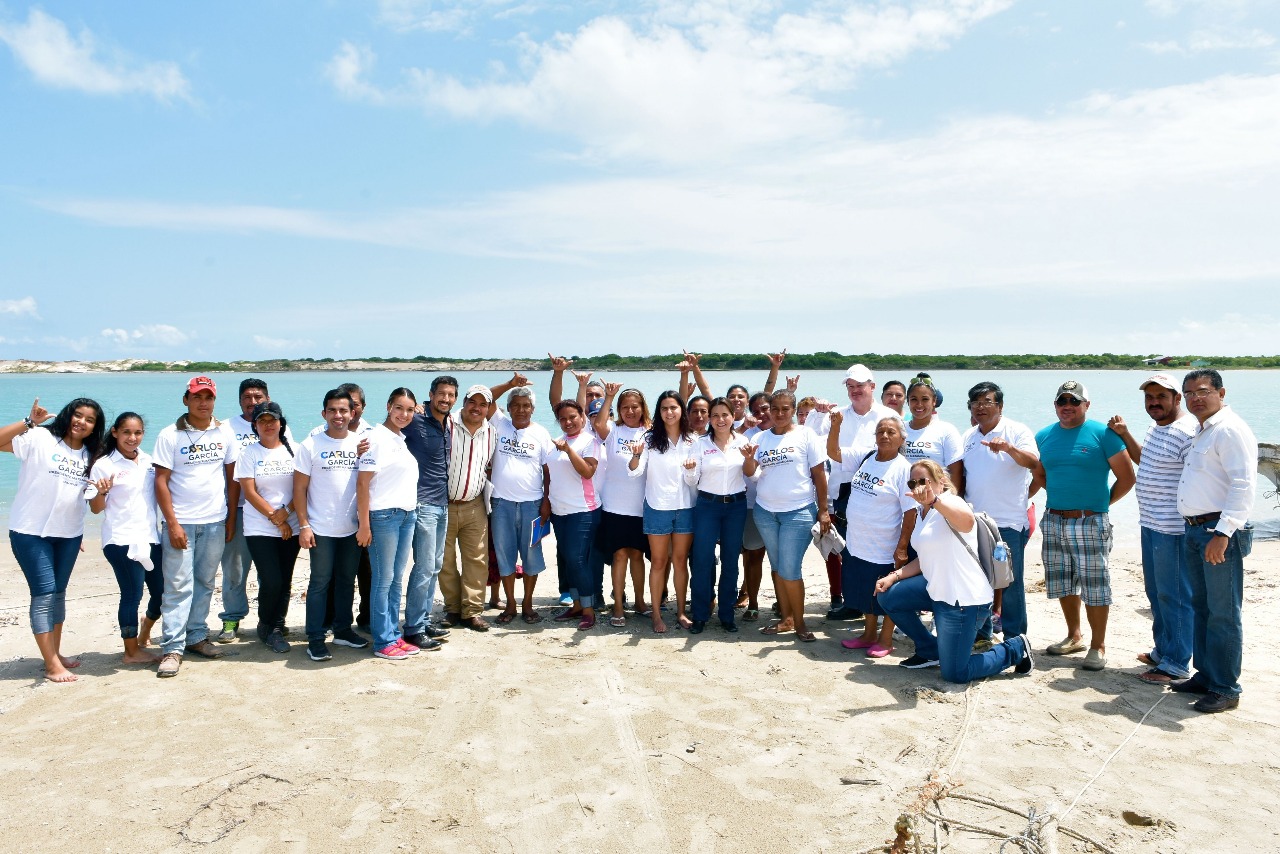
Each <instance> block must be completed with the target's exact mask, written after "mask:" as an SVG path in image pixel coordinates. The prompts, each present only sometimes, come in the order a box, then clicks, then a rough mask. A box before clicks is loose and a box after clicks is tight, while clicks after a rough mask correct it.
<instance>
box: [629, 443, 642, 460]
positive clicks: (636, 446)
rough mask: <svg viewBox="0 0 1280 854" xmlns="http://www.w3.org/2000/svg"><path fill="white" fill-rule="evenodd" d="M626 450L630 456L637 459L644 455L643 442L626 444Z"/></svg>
mask: <svg viewBox="0 0 1280 854" xmlns="http://www.w3.org/2000/svg"><path fill="white" fill-rule="evenodd" d="M627 450H628V451H630V452H631V456H633V457H638V456H640V455H641V454H642V453H644V442H627Z"/></svg>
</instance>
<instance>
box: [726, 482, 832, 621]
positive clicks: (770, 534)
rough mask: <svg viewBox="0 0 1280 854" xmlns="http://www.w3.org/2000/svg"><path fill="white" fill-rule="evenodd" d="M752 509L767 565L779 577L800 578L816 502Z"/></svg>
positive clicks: (797, 579) (787, 579) (816, 507)
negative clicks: (797, 506) (776, 510)
mask: <svg viewBox="0 0 1280 854" xmlns="http://www.w3.org/2000/svg"><path fill="white" fill-rule="evenodd" d="M753 512H754V515H755V520H756V528H757V529H759V531H760V539H762V540H764V549H765V552H767V553H768V555H769V566H770V568H771V569H772V570H773V571H774V572H776V573H777V574H778V577H780V578H781V579H782V580H783V581H800V580H801V579H802V578H804V567H803V565H802V564H803V563H804V553H805V552H806V551H807V550H808V548H809V545H810V544H811V543H812V542H813V534H812V533H811V529H812V528H813V523H814V522H816V521H818V505H816V504H814V503H813V502H810V503H809V504H807V505H806V506H804V507H801V508H800V509H799V510H786V511H783V512H782V513H771V512H770V511H768V510H765V509H764V508H763V507H761V506H760V505H759V504H757V505H756V506H755V509H754V511H753ZM734 598H735V601H736V599H737V597H736V596H735V597H734Z"/></svg>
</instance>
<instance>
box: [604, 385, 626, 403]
mask: <svg viewBox="0 0 1280 854" xmlns="http://www.w3.org/2000/svg"><path fill="white" fill-rule="evenodd" d="M620 391H622V383H605V384H604V396H605V397H607V398H609V399H610V400H612V399H613V398H614V397H616V396H617V394H618V392H620Z"/></svg>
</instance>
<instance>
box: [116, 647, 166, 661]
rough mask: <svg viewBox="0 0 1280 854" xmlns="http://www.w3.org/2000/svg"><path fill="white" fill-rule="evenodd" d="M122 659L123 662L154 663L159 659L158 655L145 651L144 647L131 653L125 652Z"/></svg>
mask: <svg viewBox="0 0 1280 854" xmlns="http://www.w3.org/2000/svg"><path fill="white" fill-rule="evenodd" d="M122 661H124V663H125V664H156V663H157V662H159V661H160V656H158V655H156V654H155V653H151V652H147V651H146V650H144V649H140V650H138V651H137V652H136V653H135V654H133V655H130V654H129V653H127V652H126V653H125V654H124V658H123V659H122Z"/></svg>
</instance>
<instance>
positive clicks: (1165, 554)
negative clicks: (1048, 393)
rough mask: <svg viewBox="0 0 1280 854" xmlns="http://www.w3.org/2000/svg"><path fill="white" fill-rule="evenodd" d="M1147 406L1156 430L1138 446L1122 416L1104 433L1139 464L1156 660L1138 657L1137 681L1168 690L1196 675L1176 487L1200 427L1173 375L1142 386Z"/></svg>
mask: <svg viewBox="0 0 1280 854" xmlns="http://www.w3.org/2000/svg"><path fill="white" fill-rule="evenodd" d="M1138 388H1139V389H1141V390H1142V394H1143V403H1144V406H1145V407H1146V410H1147V414H1148V415H1150V416H1151V418H1152V420H1153V421H1155V423H1154V424H1152V425H1150V426H1149V427H1147V434H1146V436H1145V437H1144V438H1143V440H1142V444H1141V445H1139V444H1138V441H1137V439H1135V438H1134V436H1133V434H1132V433H1130V432H1129V427H1128V425H1127V424H1125V423H1124V419H1123V418H1122V417H1120V416H1119V415H1115V416H1112V418H1111V420H1110V421H1108V422H1107V426H1108V427H1110V428H1111V429H1112V430H1114V431H1116V433H1117V434H1118V435H1119V436H1120V438H1121V439H1123V440H1124V445H1125V447H1126V448H1128V449H1129V457H1130V458H1131V459H1132V460H1133V461H1134V462H1136V463H1137V464H1138V486H1137V490H1136V492H1137V496H1138V516H1139V522H1140V525H1141V536H1142V580H1143V583H1144V586H1145V587H1146V590H1147V601H1148V602H1149V603H1150V604H1151V635H1152V638H1153V640H1154V641H1155V645H1154V646H1153V647H1152V648H1151V652H1143V653H1139V654H1138V660H1139V661H1141V662H1142V663H1143V664H1146V665H1147V666H1148V667H1149V668H1150V669H1149V670H1147V671H1146V672H1145V673H1143V674H1141V675H1140V676H1139V677H1138V678H1139V679H1141V680H1142V681H1144V682H1150V683H1152V684H1153V685H1167V684H1169V683H1171V682H1175V681H1178V680H1180V679H1186V678H1187V677H1188V676H1189V675H1191V673H1190V671H1189V670H1188V669H1187V667H1188V665H1190V663H1191V628H1192V617H1191V579H1190V578H1188V577H1187V561H1186V558H1185V557H1184V555H1183V536H1182V532H1183V528H1184V523H1183V521H1182V516H1181V515H1180V514H1179V513H1178V481H1179V479H1180V478H1181V477H1182V467H1183V464H1184V462H1185V461H1186V459H1187V452H1188V451H1189V450H1190V448H1191V439H1192V437H1194V436H1195V432H1196V419H1195V418H1194V417H1193V416H1191V415H1190V414H1187V413H1184V412H1183V411H1182V395H1181V394H1179V389H1180V386H1179V385H1178V384H1177V383H1176V382H1175V381H1174V379H1173V377H1171V376H1169V375H1168V374H1154V375H1153V376H1151V377H1150V378H1149V379H1147V380H1146V381H1145V382H1143V383H1142V385H1140V386H1138Z"/></svg>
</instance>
